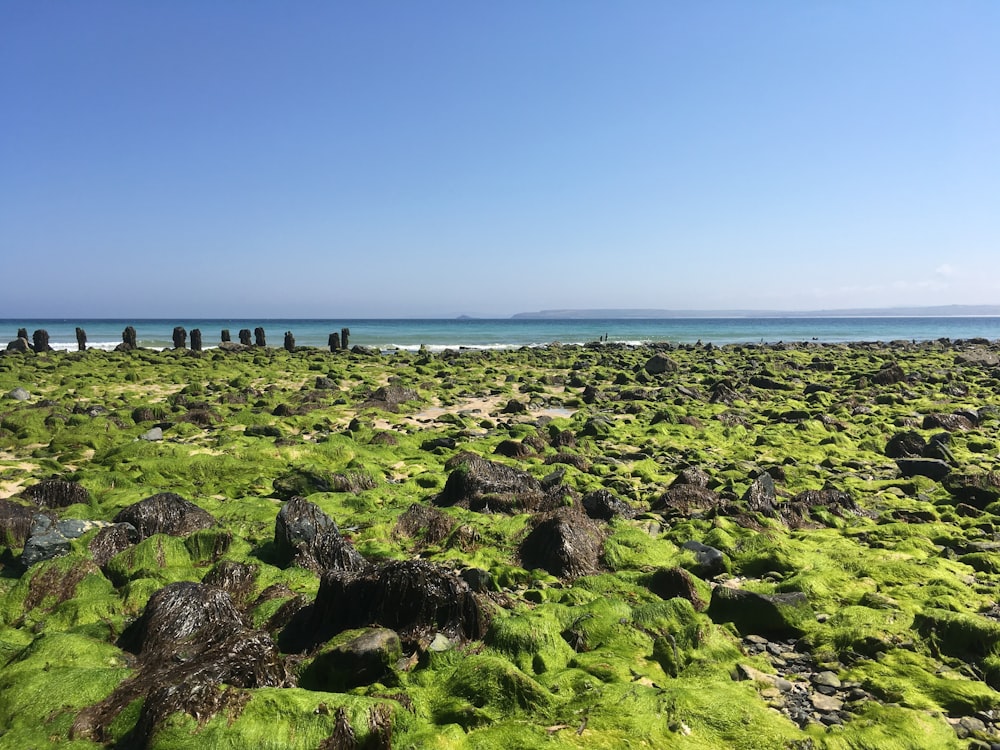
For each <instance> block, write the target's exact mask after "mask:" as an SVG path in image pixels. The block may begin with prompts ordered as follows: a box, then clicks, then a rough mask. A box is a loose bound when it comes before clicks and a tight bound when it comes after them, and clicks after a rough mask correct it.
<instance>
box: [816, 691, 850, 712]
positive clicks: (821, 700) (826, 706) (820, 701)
mask: <svg viewBox="0 0 1000 750" xmlns="http://www.w3.org/2000/svg"><path fill="white" fill-rule="evenodd" d="M809 700H810V701H811V702H812V705H813V708H815V709H816V710H817V711H821V712H823V713H829V712H830V711H840V710H841V709H842V708H843V707H844V702H843V701H842V700H840V699H839V698H834V697H833V696H832V695H823V694H822V693H813V694H812V695H810V696H809Z"/></svg>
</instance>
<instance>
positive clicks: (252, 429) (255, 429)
mask: <svg viewBox="0 0 1000 750" xmlns="http://www.w3.org/2000/svg"><path fill="white" fill-rule="evenodd" d="M243 434H244V435H246V436H247V437H269V438H280V437H281V429H280V428H278V427H277V426H276V425H273V424H252V425H248V426H247V428H246V429H245V430H244V431H243Z"/></svg>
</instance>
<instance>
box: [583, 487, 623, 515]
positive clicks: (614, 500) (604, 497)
mask: <svg viewBox="0 0 1000 750" xmlns="http://www.w3.org/2000/svg"><path fill="white" fill-rule="evenodd" d="M580 504H581V505H582V506H583V510H584V512H585V513H586V514H587V516H589V517H590V518H593V519H595V520H598V521H610V520H612V519H613V518H635V516H636V510H635V508H633V507H632V506H631V505H629V504H628V503H626V502H625V501H624V500H622V499H621V498H620V497H617V496H616V495H614V494H613V493H612V492H610V491H609V490H605V489H600V490H594V491H593V492H588V493H587V494H586V495H584V496H583V498H581V500H580Z"/></svg>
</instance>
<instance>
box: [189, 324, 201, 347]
mask: <svg viewBox="0 0 1000 750" xmlns="http://www.w3.org/2000/svg"><path fill="white" fill-rule="evenodd" d="M191 350H192V351H195V352H200V351H201V329H200V328H192V329H191Z"/></svg>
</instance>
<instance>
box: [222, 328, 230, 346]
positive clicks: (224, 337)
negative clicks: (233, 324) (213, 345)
mask: <svg viewBox="0 0 1000 750" xmlns="http://www.w3.org/2000/svg"><path fill="white" fill-rule="evenodd" d="M220 340H221V341H222V343H223V344H228V343H229V341H230V338H229V329H228V328H223V329H222V338H221V339H220Z"/></svg>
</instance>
